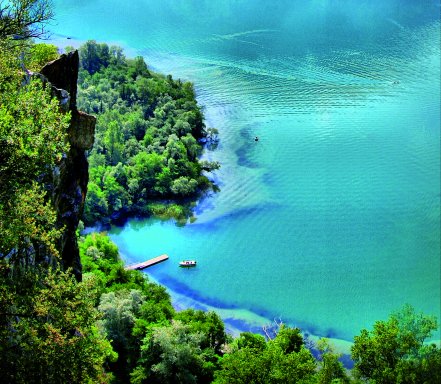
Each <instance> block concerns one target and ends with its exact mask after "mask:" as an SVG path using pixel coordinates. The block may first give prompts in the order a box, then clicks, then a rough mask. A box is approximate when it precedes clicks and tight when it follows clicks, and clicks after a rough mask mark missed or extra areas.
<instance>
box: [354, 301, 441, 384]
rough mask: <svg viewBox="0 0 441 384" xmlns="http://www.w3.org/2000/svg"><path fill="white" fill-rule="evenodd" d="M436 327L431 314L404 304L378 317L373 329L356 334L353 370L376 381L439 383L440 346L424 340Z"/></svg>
mask: <svg viewBox="0 0 441 384" xmlns="http://www.w3.org/2000/svg"><path fill="white" fill-rule="evenodd" d="M437 327H438V326H437V322H436V319H435V318H434V317H431V316H426V315H423V314H418V313H416V312H415V310H414V309H413V307H411V306H409V305H406V306H404V307H403V309H401V310H400V311H398V312H395V313H393V314H392V315H391V316H390V318H389V319H388V320H387V321H377V322H376V323H375V325H374V328H373V330H372V331H368V330H365V329H364V330H362V331H361V333H360V335H359V336H356V337H355V339H354V346H353V347H352V359H353V360H354V362H355V371H356V372H357V374H358V375H359V376H360V377H361V378H363V379H368V380H370V381H372V382H375V383H384V384H389V383H391V384H392V383H438V382H439V381H440V379H441V351H440V348H439V347H437V346H436V345H435V344H425V343H424V342H425V340H426V339H427V338H428V337H429V336H430V335H431V333H432V332H433V331H434V330H436V329H437Z"/></svg>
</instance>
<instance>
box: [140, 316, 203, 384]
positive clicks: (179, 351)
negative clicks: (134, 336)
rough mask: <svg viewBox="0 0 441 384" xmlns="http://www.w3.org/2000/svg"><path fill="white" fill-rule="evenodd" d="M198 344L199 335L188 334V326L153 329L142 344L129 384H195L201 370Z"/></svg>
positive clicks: (174, 324) (176, 325)
mask: <svg viewBox="0 0 441 384" xmlns="http://www.w3.org/2000/svg"><path fill="white" fill-rule="evenodd" d="M201 340H202V335H201V334H200V333H193V332H191V329H190V326H188V325H184V324H182V323H181V322H180V321H173V323H172V325H171V326H165V327H157V328H155V329H154V330H153V332H152V334H151V335H148V336H147V337H146V338H145V339H144V341H143V346H142V347H141V359H140V363H139V365H138V366H137V368H136V369H135V370H134V372H133V373H132V375H131V377H132V380H131V381H132V383H134V384H140V383H147V382H148V383H161V384H174V383H197V377H198V373H199V372H200V370H201V367H202V360H201V358H200V352H201V349H200V343H201Z"/></svg>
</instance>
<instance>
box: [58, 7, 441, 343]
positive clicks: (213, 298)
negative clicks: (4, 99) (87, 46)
mask: <svg viewBox="0 0 441 384" xmlns="http://www.w3.org/2000/svg"><path fill="white" fill-rule="evenodd" d="M55 3H56V6H57V22H56V25H54V26H53V28H52V30H53V31H54V39H55V41H56V42H57V43H58V44H60V45H67V44H74V45H75V44H78V43H79V42H81V41H84V40H87V39H96V40H98V41H107V42H112V43H113V42H116V43H119V44H121V45H123V46H124V47H126V50H127V52H128V53H129V54H130V55H136V54H141V55H143V56H144V57H145V58H146V61H147V62H148V63H149V65H150V66H151V67H152V68H154V69H157V70H160V71H162V72H165V73H173V75H174V77H181V78H183V79H188V80H191V81H193V82H194V83H195V85H196V89H197V94H198V100H199V102H200V103H201V104H202V105H204V107H205V114H206V117H207V123H208V126H214V127H217V128H218V129H219V130H220V145H219V147H218V149H217V150H215V151H211V152H207V153H206V155H205V157H206V158H208V159H212V160H218V161H220V162H221V163H222V169H221V170H220V171H218V172H217V173H216V174H215V176H214V177H215V179H216V180H217V182H218V184H219V186H220V188H221V191H220V192H219V193H218V194H216V195H211V196H208V197H207V198H205V199H204V200H203V201H201V202H200V203H199V205H198V206H197V208H196V215H197V217H198V219H197V221H196V222H195V223H194V224H189V225H186V226H185V227H178V226H176V225H175V224H174V223H173V222H158V221H152V220H146V221H136V220H133V221H131V222H129V223H128V224H127V225H126V226H125V227H124V228H114V229H112V231H111V232H110V234H111V237H112V239H113V240H114V241H115V242H116V243H117V244H118V246H119V248H120V250H121V252H122V253H123V255H124V257H125V258H126V260H127V261H128V262H134V261H141V260H144V259H147V258H150V257H154V256H157V255H159V254H162V253H167V254H168V255H169V256H170V260H169V261H167V262H165V263H162V264H160V265H157V266H155V267H153V268H151V269H149V270H148V271H147V273H148V274H149V275H150V276H151V277H152V278H153V279H154V280H156V281H158V282H160V283H161V284H164V285H165V286H167V287H168V288H169V290H170V292H171V293H172V294H173V297H174V299H175V304H176V305H177V306H180V307H186V306H191V307H195V308H215V309H217V310H219V311H220V313H221V315H222V316H223V317H224V318H225V319H226V320H227V323H228V326H229V327H230V328H231V329H233V328H236V329H240V330H248V329H252V330H256V329H258V327H259V326H260V325H261V324H262V323H264V322H268V321H272V319H274V318H275V317H277V318H281V319H282V320H283V321H284V322H287V323H290V324H292V325H297V326H300V327H302V328H303V329H304V330H306V331H307V332H310V333H312V334H314V335H319V336H328V337H332V338H335V339H341V340H352V338H353V336H354V335H355V334H358V332H359V331H360V329H361V328H363V327H370V326H371V325H372V324H373V322H374V321H375V320H378V319H383V318H385V317H387V316H388V314H389V313H390V312H391V311H392V310H394V309H397V308H399V307H400V306H402V305H403V304H404V303H411V304H413V305H414V306H415V307H416V308H417V309H418V310H422V311H424V312H426V313H429V314H435V315H437V316H438V317H439V316H440V132H439V125H440V21H439V11H440V8H439V5H437V2H436V1H337V0H335V1H331V0H329V1H327V0H322V1H319V0H316V1H306V0H305V1H275V2H268V1H262V0H259V1H254V0H253V1H251V0H247V1H234V0H229V1H228V0H226V1H203V0H200V1H172V0H168V1H153V0H145V1H131V2H126V1H116V0H105V1H104V0H97V1H90V0H88V1H78V0H77V1H75V2H72V1H60V0H57V1H55ZM68 36H69V37H71V40H67V39H66V37H68ZM255 136H258V137H259V141H258V142H255V141H254V137H255ZM182 259H196V260H197V261H198V266H197V268H195V269H191V270H183V269H180V268H178V262H179V261H180V260H182ZM435 337H436V338H439V335H435Z"/></svg>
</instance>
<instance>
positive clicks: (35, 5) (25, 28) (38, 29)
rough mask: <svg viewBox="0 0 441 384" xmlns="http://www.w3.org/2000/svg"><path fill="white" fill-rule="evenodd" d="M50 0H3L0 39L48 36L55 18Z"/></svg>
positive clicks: (1, 3) (0, 10)
mask: <svg viewBox="0 0 441 384" xmlns="http://www.w3.org/2000/svg"><path fill="white" fill-rule="evenodd" d="M52 9H53V8H52V2H51V1H50V0H6V1H4V0H1V1H0V39H14V40H27V39H31V38H44V37H47V36H48V33H47V30H46V25H47V23H48V22H49V21H50V20H51V19H52V18H53V10H52Z"/></svg>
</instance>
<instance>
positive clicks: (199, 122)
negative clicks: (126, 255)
mask: <svg viewBox="0 0 441 384" xmlns="http://www.w3.org/2000/svg"><path fill="white" fill-rule="evenodd" d="M70 49H71V48H68V49H67V50H70ZM79 52H80V63H81V68H82V69H81V71H80V74H79V92H78V106H79V108H80V109H81V110H83V111H85V112H88V113H92V114H96V115H97V116H98V120H97V127H96V135H95V144H94V147H93V150H92V151H91V153H90V156H89V164H90V176H91V179H90V182H89V186H88V195H87V199H86V207H85V212H84V220H85V223H86V224H93V223H95V222H96V221H100V222H104V223H106V222H108V221H109V220H113V221H118V220H120V219H123V218H125V217H127V216H128V215H132V216H133V215H143V216H145V215H151V214H153V215H156V216H163V217H174V218H176V219H178V220H181V221H182V220H184V221H185V219H186V218H187V217H188V216H190V215H191V210H190V209H189V207H190V206H191V200H192V198H195V197H196V196H198V195H200V193H201V192H203V191H206V190H208V189H213V184H212V183H211V182H210V181H209V180H208V178H207V177H206V176H205V175H204V174H203V171H208V172H209V171H212V170H215V169H217V168H218V167H219V164H218V163H216V162H208V161H200V160H199V159H198V157H199V156H200V155H201V152H202V144H201V139H205V140H204V141H206V140H207V131H208V133H212V132H213V131H214V130H213V129H209V130H207V131H206V130H205V125H204V121H203V114H202V111H201V108H200V107H199V106H198V104H197V102H196V99H195V93H194V89H193V85H192V84H191V83H189V82H182V81H181V80H179V79H178V80H174V79H173V78H172V76H171V75H168V76H164V75H161V74H157V73H154V72H153V71H151V70H149V69H148V67H147V65H146V63H145V61H144V59H143V58H142V57H136V58H134V59H128V58H126V57H125V56H124V53H123V51H122V49H121V48H120V47H116V46H111V47H109V46H108V45H107V44H104V43H102V44H97V43H96V42H95V41H88V42H86V43H85V44H84V45H83V46H81V47H80V48H79ZM208 137H209V139H210V138H212V135H208Z"/></svg>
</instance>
